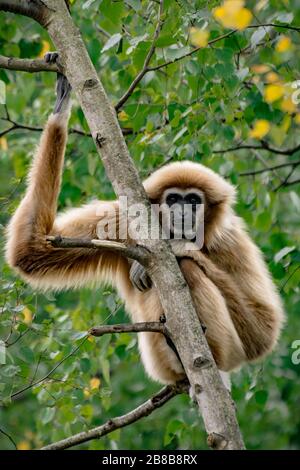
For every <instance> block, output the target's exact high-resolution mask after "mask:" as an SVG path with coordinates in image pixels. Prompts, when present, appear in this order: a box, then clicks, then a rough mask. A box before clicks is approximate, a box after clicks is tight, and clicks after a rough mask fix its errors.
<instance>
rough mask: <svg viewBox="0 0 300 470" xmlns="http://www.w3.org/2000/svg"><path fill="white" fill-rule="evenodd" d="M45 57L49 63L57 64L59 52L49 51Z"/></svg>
mask: <svg viewBox="0 0 300 470" xmlns="http://www.w3.org/2000/svg"><path fill="white" fill-rule="evenodd" d="M44 59H45V62H47V63H48V64H55V63H56V62H57V59H58V52H47V53H46V54H45V55H44Z"/></svg>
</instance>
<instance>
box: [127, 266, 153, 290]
mask: <svg viewBox="0 0 300 470" xmlns="http://www.w3.org/2000/svg"><path fill="white" fill-rule="evenodd" d="M129 277H130V280H131V282H132V284H133V286H134V287H136V288H137V289H138V290H139V291H141V292H144V291H145V290H148V289H151V287H152V281H151V279H150V277H149V275H148V274H147V271H146V269H145V268H144V266H142V265H141V264H140V263H139V262H138V261H134V262H133V263H132V266H131V268H130V273H129Z"/></svg>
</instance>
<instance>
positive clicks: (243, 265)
mask: <svg viewBox="0 0 300 470" xmlns="http://www.w3.org/2000/svg"><path fill="white" fill-rule="evenodd" d="M244 238H245V237H244ZM246 242H247V240H246V239H244V250H242V249H241V247H237V248H236V250H235V251H236V252H237V253H241V252H244V257H242V256H239V257H238V258H239V259H238V260H237V261H235V258H234V256H233V255H232V254H231V255H230V254H227V258H228V260H229V261H228V263H231V264H229V266H228V269H231V270H232V274H229V273H228V272H225V271H224V270H222V269H221V268H220V267H218V266H216V264H215V262H213V261H212V260H211V259H209V258H208V257H207V256H206V255H205V254H204V253H202V252H200V251H196V250H194V251H189V252H188V254H187V253H186V256H188V257H189V258H191V259H193V260H194V261H195V262H196V263H197V264H198V266H199V267H200V268H201V269H202V270H203V272H204V273H205V275H206V276H207V277H208V278H209V279H210V281H211V282H212V283H213V284H214V285H215V286H216V287H217V289H218V290H219V292H221V294H222V296H223V298H224V299H225V301H226V306H227V309H228V312H229V314H230V317H231V320H232V322H233V324H234V327H235V330H236V331H237V333H238V335H239V337H240V339H241V341H242V344H243V347H244V351H245V353H246V357H247V360H250V361H251V360H255V359H257V358H259V357H260V356H263V355H265V354H267V353H268V352H270V350H271V349H272V347H273V346H274V344H275V343H276V341H277V338H278V336H279V332H280V327H281V325H282V322H283V312H282V308H281V304H280V299H279V297H278V294H277V293H276V291H275V288H274V286H273V284H272V282H271V280H270V278H269V275H268V273H267V270H266V268H265V265H264V263H263V261H262V259H261V257H260V256H259V252H258V250H257V248H256V247H255V246H254V244H253V243H252V242H250V241H249V240H248V242H247V243H249V246H248V247H247V249H246V247H245V243H246ZM223 251H225V250H223ZM247 253H248V255H249V254H250V256H249V258H250V259H249V260H248V261H246V260H247ZM222 256H226V253H225V254H224V252H222V254H220V256H219V257H218V260H220V259H221V257H222ZM235 256H237V254H236V255H235ZM255 269H256V271H255ZM198 289H199V290H200V289H201V284H199V287H198Z"/></svg>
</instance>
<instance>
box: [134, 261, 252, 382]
mask: <svg viewBox="0 0 300 470" xmlns="http://www.w3.org/2000/svg"><path fill="white" fill-rule="evenodd" d="M179 264H180V268H181V270H182V272H183V275H184V277H185V279H186V281H187V283H188V285H189V288H190V290H191V295H192V299H193V302H194V305H195V308H196V311H197V313H198V316H199V320H200V322H201V323H202V324H204V325H205V327H206V331H205V336H206V339H207V341H208V344H209V346H210V348H211V350H212V353H213V356H214V358H215V361H216V363H217V366H218V368H219V369H221V370H223V371H228V370H231V369H233V368H235V367H237V366H238V365H240V364H241V363H242V362H244V361H245V360H246V355H245V353H244V350H243V346H242V343H241V341H240V338H239V336H238V334H237V332H236V330H235V328H234V325H233V322H232V320H231V318H230V315H229V312H228V310H227V307H226V303H225V300H224V298H223V296H222V295H221V293H220V291H219V290H218V289H217V287H216V286H215V285H214V284H213V283H212V282H211V281H210V280H209V279H208V278H207V277H206V276H205V274H204V273H203V271H202V270H201V268H200V267H199V266H198V265H197V264H196V263H195V261H193V260H191V259H188V258H186V259H181V260H180V261H179ZM199 286H200V288H199ZM126 307H127V309H128V311H130V312H131V316H132V321H133V322H136V321H139V322H141V321H159V319H160V317H161V315H162V314H163V310H162V306H161V303H160V300H159V298H158V294H157V292H156V289H155V288H152V289H151V290H147V291H144V292H143V293H141V292H140V291H139V290H137V289H133V291H132V294H131V296H130V297H129V298H128V299H127V301H126ZM138 340H139V349H140V353H141V357H142V361H143V363H144V366H145V369H146V371H147V372H148V374H149V376H150V377H152V378H153V379H154V380H157V381H159V382H162V383H174V382H176V381H178V380H181V379H183V378H184V377H185V372H184V370H183V367H182V364H181V363H180V361H179V360H178V358H177V355H176V354H175V352H174V351H173V350H172V348H171V347H170V346H169V345H168V343H167V341H166V338H165V337H164V335H162V334H160V333H148V332H147V333H146V332H145V333H140V334H139V335H138ZM222 378H223V379H224V377H222ZM224 383H225V382H224ZM226 387H227V388H228V387H229V383H228V380H227V381H226Z"/></svg>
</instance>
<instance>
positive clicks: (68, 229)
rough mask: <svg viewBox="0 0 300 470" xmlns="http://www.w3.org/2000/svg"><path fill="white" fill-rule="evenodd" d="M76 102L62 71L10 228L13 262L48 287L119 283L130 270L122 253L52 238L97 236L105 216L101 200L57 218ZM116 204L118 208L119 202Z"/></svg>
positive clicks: (9, 255) (37, 283) (9, 253)
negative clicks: (63, 244)
mask: <svg viewBox="0 0 300 470" xmlns="http://www.w3.org/2000/svg"><path fill="white" fill-rule="evenodd" d="M70 108H71V106H70V85H69V83H68V81H67V79H66V78H65V77H64V76H62V75H59V76H58V82H57V101H56V104H55V109H54V114H53V115H51V116H50V118H49V119H48V122H47V124H46V126H45V129H44V132H43V134H42V137H41V140H40V144H39V147H38V150H37V152H36V155H35V157H34V161H33V164H32V168H31V171H30V174H29V178H28V187H27V191H26V194H25V197H24V198H23V200H22V201H21V203H20V205H19V207H18V209H17V210H16V212H15V214H14V216H13V217H12V219H11V222H10V224H9V226H8V230H7V244H6V259H7V261H8V263H9V264H10V266H12V267H13V268H15V269H16V270H17V271H18V272H19V274H21V276H22V277H24V278H25V279H26V280H27V281H28V282H30V283H31V284H32V285H34V286H35V287H38V288H42V289H47V288H52V289H53V288H54V289H61V288H65V287H77V286H81V285H83V284H86V283H89V282H97V281H99V279H100V278H101V280H103V281H107V282H112V283H114V281H115V277H116V275H117V273H118V275H121V274H122V273H124V271H125V272H127V271H128V262H127V260H126V259H125V258H123V257H121V256H120V255H118V254H114V253H112V252H109V253H107V252H101V251H100V250H93V249H91V250H88V249H80V248H78V249H77V248H74V249H73V248H72V249H60V248H55V247H53V246H51V244H50V243H49V242H47V241H46V235H62V236H65V237H80V238H97V234H96V228H97V223H98V222H99V220H101V215H97V214H99V212H101V204H102V203H101V202H95V203H92V204H89V205H86V206H84V207H81V208H78V209H71V210H70V211H69V212H66V213H65V214H63V215H60V216H59V217H58V218H56V208H57V198H58V195H59V190H60V184H61V174H62V168H63V162H64V153H65V147H66V140H67V125H68V120H69V115H70ZM110 204H111V208H112V209H114V205H115V204H116V202H112V203H110ZM105 207H107V203H105ZM126 270H127V271H126ZM125 278H126V276H124V279H125ZM127 278H128V276H127Z"/></svg>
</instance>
